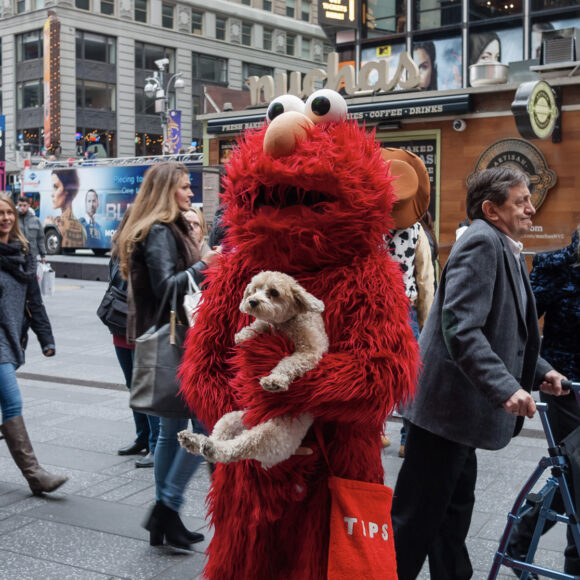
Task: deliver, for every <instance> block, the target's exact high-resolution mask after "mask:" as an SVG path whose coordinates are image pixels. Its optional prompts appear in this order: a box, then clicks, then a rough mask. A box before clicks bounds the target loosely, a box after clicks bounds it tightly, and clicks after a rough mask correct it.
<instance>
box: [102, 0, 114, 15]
mask: <svg viewBox="0 0 580 580" xmlns="http://www.w3.org/2000/svg"><path fill="white" fill-rule="evenodd" d="M101 14H106V15H107V16H114V15H115V0H101Z"/></svg>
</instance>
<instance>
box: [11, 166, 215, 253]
mask: <svg viewBox="0 0 580 580" xmlns="http://www.w3.org/2000/svg"><path fill="white" fill-rule="evenodd" d="M149 167H150V166H149V165H132V166H131V165H129V166H120V167H114V166H108V167H97V166H94V167H84V166H83V167H66V168H55V169H40V170H35V169H27V170H25V171H24V174H23V180H22V191H23V193H24V194H25V195H27V196H30V197H31V198H32V200H33V201H34V202H37V203H38V209H39V211H38V214H39V219H40V221H41V223H42V225H43V227H44V229H45V232H46V231H47V230H48V229H51V228H52V229H55V230H56V231H57V232H58V234H59V236H60V239H61V244H62V247H63V248H93V249H94V248H102V249H109V248H110V246H111V237H112V236H113V235H114V233H115V232H116V230H117V227H118V226H119V223H120V221H121V219H122V218H123V215H124V213H125V211H126V210H127V207H128V206H129V205H131V204H132V203H133V201H134V198H135V195H136V193H137V192H138V191H139V187H140V185H141V183H142V181H143V178H144V174H145V171H146V170H147V169H149ZM198 168H199V169H201V166H198ZM190 179H191V186H192V191H193V193H194V195H193V197H192V203H196V204H201V203H202V202H203V199H202V187H201V180H202V174H201V171H198V170H196V169H195V168H190ZM35 205H36V203H35Z"/></svg>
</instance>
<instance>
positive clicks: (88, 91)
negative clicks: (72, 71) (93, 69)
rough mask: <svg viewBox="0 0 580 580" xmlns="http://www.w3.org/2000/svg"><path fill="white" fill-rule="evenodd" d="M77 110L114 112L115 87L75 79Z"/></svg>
mask: <svg viewBox="0 0 580 580" xmlns="http://www.w3.org/2000/svg"><path fill="white" fill-rule="evenodd" d="M77 108H79V109H95V110H97V111H106V112H114V111H115V108H116V107H115V85H109V84H107V83H100V82H97V81H86V80H81V79H77Z"/></svg>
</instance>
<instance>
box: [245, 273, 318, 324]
mask: <svg viewBox="0 0 580 580" xmlns="http://www.w3.org/2000/svg"><path fill="white" fill-rule="evenodd" d="M240 310H241V311H242V312H243V313H244V314H249V315H250V316H254V317H256V318H258V319H260V320H264V321H265V322H269V323H271V324H281V323H283V322H286V321H288V320H290V319H291V318H294V316H296V315H297V314H301V313H303V312H308V311H310V312H322V311H323V310H324V303H323V302H322V301H321V300H318V299H317V298H315V297H314V296H312V294H309V293H308V292H306V290H304V288H303V287H302V286H300V284H298V282H296V280H294V278H292V277H291V276H288V275H287V274H282V273H280V272H260V273H259V274H257V275H256V276H254V277H253V278H252V281H251V282H250V283H249V284H248V285H247V286H246V290H245V291H244V298H243V300H242V303H241V304H240Z"/></svg>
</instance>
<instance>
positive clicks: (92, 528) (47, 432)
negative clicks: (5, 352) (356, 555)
mask: <svg viewBox="0 0 580 580" xmlns="http://www.w3.org/2000/svg"><path fill="white" fill-rule="evenodd" d="M105 288H106V284H105V283H104V282H91V281H81V280H70V279H67V280H64V279H57V285H56V293H55V295H54V296H52V297H49V298H47V299H46V306H47V310H48V312H49V316H50V318H51V321H52V324H53V328H54V332H55V337H56V344H57V356H56V357H54V358H49V359H47V358H44V357H43V356H42V355H41V353H40V349H39V348H38V344H37V343H36V340H35V339H34V338H33V337H31V341H30V345H29V347H28V351H27V362H26V364H25V365H24V366H23V367H21V369H19V371H18V374H19V383H20V386H21V389H22V393H23V397H24V418H25V421H26V424H27V426H28V429H29V433H30V437H31V439H32V441H33V445H34V448H35V450H36V452H37V455H38V457H39V459H40V461H41V463H42V464H43V465H44V466H45V467H47V468H48V469H50V470H51V471H54V472H56V473H63V474H67V475H68V476H69V478H70V479H69V481H68V482H67V483H66V484H65V485H64V486H63V487H62V488H61V489H60V490H58V491H57V492H55V493H53V494H49V495H45V496H43V497H35V496H32V495H31V494H30V492H29V490H28V487H27V486H26V484H25V482H24V480H23V479H22V476H21V475H20V473H19V471H18V470H17V468H16V467H15V465H14V463H13V462H12V460H11V458H10V456H9V453H8V450H7V448H6V445H5V444H4V443H3V442H1V441H0V580H4V579H6V580H8V579H10V580H12V579H18V580H20V579H22V580H28V579H31V580H37V579H38V580H40V579H42V580H45V579H49V580H52V579H54V580H62V579H69V578H70V579H82V580H85V579H86V580H93V579H95V580H98V579H116V578H124V579H136V580H137V579H154V578H155V579H167V580H170V579H179V580H186V579H187V580H189V579H192V580H194V579H198V578H201V571H202V569H203V565H204V550H205V548H206V546H207V542H208V538H209V537H210V535H211V530H209V529H208V527H207V524H206V521H205V504H204V502H205V497H206V494H207V491H208V489H209V484H210V479H209V470H208V468H207V466H206V465H204V464H202V465H201V466H200V468H199V469H198V471H197V473H196V474H195V477H194V478H193V479H192V481H191V482H190V484H189V487H188V489H187V493H186V502H185V505H184V507H183V512H182V513H183V516H184V521H185V523H186V525H187V526H188V527H189V528H191V529H193V530H197V531H202V533H204V534H205V535H206V541H205V542H203V543H201V544H196V545H194V550H193V552H191V553H184V552H180V551H174V550H172V549H170V548H168V547H150V546H149V544H148V537H147V533H146V531H145V530H144V529H143V528H142V527H141V524H142V522H143V520H144V519H145V516H146V514H147V512H148V510H149V509H150V508H151V506H152V505H153V502H154V480H153V470H152V469H135V467H134V461H135V458H134V457H120V456H118V455H117V454H116V450H117V448H118V447H120V446H122V445H124V444H126V443H128V442H130V441H131V440H132V438H133V436H134V431H133V422H132V416H131V413H130V410H129V408H128V394H127V391H126V389H125V388H124V386H123V385H122V383H123V377H122V374H121V371H120V368H119V365H118V363H117V360H116V358H115V355H114V351H113V346H112V341H111V337H110V335H109V334H108V331H107V329H106V328H105V327H104V326H103V325H102V324H101V323H100V321H99V320H98V319H97V318H96V315H95V311H96V308H97V306H98V303H99V301H100V299H101V297H102V295H103V293H104V291H105ZM399 428H400V422H399V420H398V419H397V418H393V419H392V420H391V421H390V422H389V424H388V426H387V429H388V432H389V435H390V436H391V439H392V445H391V446H390V447H388V448H387V449H385V450H384V451H383V463H384V466H385V472H386V483H387V484H388V485H390V486H394V483H395V481H396V477H397V473H398V470H399V468H400V465H401V461H402V460H401V459H400V458H399V457H398V456H397V452H398V448H399ZM544 451H545V444H544V442H543V440H542V439H541V438H540V426H539V421H538V420H537V419H534V420H533V421H531V422H528V424H527V425H526V429H525V431H524V436H520V437H518V438H516V439H514V441H513V442H512V443H511V444H510V445H509V446H508V447H506V448H505V449H503V450H501V451H495V452H485V451H479V452H478V462H479V475H478V483H477V490H476V496H477V499H476V506H475V512H474V517H473V521H472V525H471V528H470V532H469V538H468V547H469V550H470V554H471V558H472V562H473V565H474V569H475V572H474V579H475V580H480V579H485V578H487V574H488V572H489V569H490V566H491V563H492V558H493V554H494V551H495V550H496V548H497V544H498V541H499V537H500V535H501V533H502V530H503V527H504V525H505V522H506V515H507V513H508V511H509V509H510V507H511V503H512V502H513V500H514V498H515V497H516V493H517V492H518V490H519V489H520V487H521V486H522V484H523V483H524V481H525V480H526V479H527V477H528V475H529V474H530V473H531V472H532V470H533V469H534V467H535V465H536V463H537V461H538V460H539V458H540V457H541V456H542V455H543V454H544ZM442 468H444V466H442ZM564 533H565V531H564V528H563V526H562V525H560V524H559V525H557V526H556V527H555V528H554V529H553V530H552V531H551V532H550V533H548V534H547V535H546V536H545V537H544V538H543V539H542V542H541V545H540V546H541V550H540V551H539V553H538V557H537V559H536V562H538V563H541V564H543V565H545V566H547V567H552V568H555V569H560V570H561V569H562V566H563V556H562V551H563V547H564V545H565V536H564ZM428 578H429V574H428V571H427V570H426V569H424V570H423V571H422V573H421V576H420V579H421V580H426V579H428ZM498 578H501V579H503V580H507V579H511V578H515V576H514V575H513V574H512V573H511V572H510V571H509V570H508V569H507V568H503V569H502V572H501V573H500V575H499V576H498ZM273 580H275V579H273ZM386 580H388V579H386Z"/></svg>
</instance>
